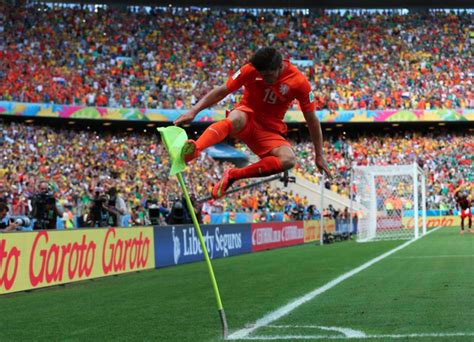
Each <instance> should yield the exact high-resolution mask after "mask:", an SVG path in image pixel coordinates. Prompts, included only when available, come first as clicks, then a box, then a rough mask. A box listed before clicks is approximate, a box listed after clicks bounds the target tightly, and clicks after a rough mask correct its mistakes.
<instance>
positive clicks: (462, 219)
mask: <svg viewBox="0 0 474 342" xmlns="http://www.w3.org/2000/svg"><path fill="white" fill-rule="evenodd" d="M459 233H460V234H461V235H464V215H463V214H461V231H460V232H459Z"/></svg>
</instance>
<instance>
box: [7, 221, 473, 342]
mask: <svg viewBox="0 0 474 342" xmlns="http://www.w3.org/2000/svg"><path fill="white" fill-rule="evenodd" d="M401 243H403V241H384V242H373V243H365V244H358V243H355V242H345V243H337V244H333V245H328V246H323V247H320V246H315V245H314V244H307V245H303V246H297V247H290V248H284V249H279V250H274V251H267V252H261V253H255V254H248V255H243V256H238V257H233V258H227V259H219V260H214V261H213V264H214V267H215V272H216V277H217V280H218V282H219V286H220V290H221V295H222V300H223V304H224V307H225V310H226V314H227V319H228V322H229V327H230V330H231V331H235V330H238V329H241V328H243V327H244V326H245V325H246V324H248V323H252V322H254V321H255V320H257V319H258V318H260V317H262V316H263V315H265V314H266V313H268V312H271V311H273V310H275V309H277V308H279V307H281V306H282V305H285V304H287V303H288V302H289V301H291V300H292V299H294V298H297V297H299V296H301V295H303V294H306V293H308V292H310V291H312V290H313V289H315V288H317V287H319V286H322V285H324V284H325V283H327V282H329V281H330V280H332V279H334V278H336V277H337V276H339V275H341V274H343V273H345V272H348V271H350V270H352V269H354V268H355V267H357V266H359V265H361V264H363V263H364V262H366V261H368V260H370V259H372V258H374V257H376V256H378V255H380V254H382V253H384V252H386V251H388V250H390V249H393V248H394V247H396V246H398V245H400V244H401ZM473 247H474V236H472V235H465V236H459V235H458V231H457V230H454V229H444V230H442V231H438V232H435V233H434V234H431V235H429V236H427V237H425V238H423V239H421V240H420V241H417V242H415V243H414V244H412V245H410V246H409V247H407V248H406V249H403V250H402V251H400V252H397V253H396V254H394V255H392V256H390V257H388V258H387V259H384V260H382V261H381V262H380V263H378V264H375V265H374V266H372V267H370V268H368V269H367V270H365V271H363V272H361V273H359V274H358V275H355V276H354V277H352V278H350V279H348V280H346V281H344V282H343V283H341V284H340V285H338V286H336V287H334V288H333V289H331V290H329V291H328V292H326V293H324V294H322V295H321V296H319V297H317V298H315V299H314V300H313V301H311V302H308V303H306V304H304V305H302V306H301V307H299V308H298V309H296V310H295V311H293V312H292V313H291V314H289V315H288V316H285V317H283V318H282V319H281V320H279V321H277V322H274V324H277V325H320V326H341V327H348V328H352V329H359V330H362V331H364V332H365V333H368V334H382V333H383V334H392V333H399V334H401V333H421V332H474V328H473V323H472V322H474V310H473V309H472V308H474V296H473V295H472V294H473V293H474V263H473V262H474V257H472V255H473V254H474V248H473ZM442 255H444V256H445V257H439V256H442ZM469 255H470V256H469ZM430 256H434V257H430ZM0 303H1V305H0V315H1V316H2V320H1V323H0V340H1V341H5V340H32V339H34V340H46V339H48V340H64V339H68V340H86V339H93V340H99V339H100V340H117V339H118V340H159V341H194V342H195V341H216V340H219V338H220V334H221V332H220V329H221V328H220V321H219V317H218V313H217V309H216V304H215V299H214V295H213V292H212V288H211V285H210V281H209V277H208V274H207V269H206V265H205V264H204V263H195V264H189V265H183V266H178V267H172V268H166V269H158V270H153V271H147V272H140V273H133V274H127V275H122V276H117V277H111V278H104V279H99V280H94V281H86V282H82V283H77V284H71V285H67V286H62V287H54V288H50V289H44V290H37V291H32V292H29V293H20V294H14V295H9V296H3V297H1V298H0ZM321 333H322V332H321V331H318V332H315V331H304V330H301V329H294V328H292V329H287V330H285V329H278V330H276V329H272V328H267V327H265V328H261V329H259V330H257V331H255V333H254V334H253V335H255V336H259V335H266V336H272V335H273V336H274V335H282V334H283V335H284V334H293V335H294V334H297V335H301V334H313V335H317V334H321ZM324 333H325V334H328V333H327V332H324ZM425 340H426V339H425Z"/></svg>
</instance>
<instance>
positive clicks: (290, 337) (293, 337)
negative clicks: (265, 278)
mask: <svg viewBox="0 0 474 342" xmlns="http://www.w3.org/2000/svg"><path fill="white" fill-rule="evenodd" d="M470 336H474V333H468V332H466V333H427V334H404V335H402V334H400V335H398V334H393V335H390V334H389V335H365V336H353V337H348V336H334V335H281V336H247V337H244V338H241V339H242V340H351V339H357V340H362V339H371V338H376V339H389V338H390V339H401V338H403V339H407V338H423V337H426V338H428V337H470Z"/></svg>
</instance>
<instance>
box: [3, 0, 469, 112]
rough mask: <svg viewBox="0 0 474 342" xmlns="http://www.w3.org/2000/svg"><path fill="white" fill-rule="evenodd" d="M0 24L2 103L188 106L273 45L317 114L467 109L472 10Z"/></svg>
mask: <svg viewBox="0 0 474 342" xmlns="http://www.w3.org/2000/svg"><path fill="white" fill-rule="evenodd" d="M0 16H1V17H0V19H1V20H0V31H1V32H2V35H3V38H4V39H2V43H0V44H1V45H2V49H0V58H1V60H2V63H0V80H1V81H0V100H9V101H21V102H46V103H51V102H52V103H56V104H75V105H90V106H109V107H147V108H177V109H180V108H185V107H189V106H190V105H191V104H193V103H195V102H196V100H197V99H199V98H200V97H201V96H202V95H203V94H205V93H206V92H207V91H209V90H210V89H211V88H213V87H214V86H216V85H218V84H222V83H223V82H224V81H225V80H226V79H227V77H228V76H229V75H230V74H231V73H232V72H234V71H235V70H236V69H237V68H238V67H239V66H241V65H242V64H244V63H245V62H246V61H247V60H248V57H249V56H250V54H251V53H252V51H253V50H254V49H255V48H257V47H259V46H263V45H269V44H270V45H273V46H276V47H278V48H279V49H280V50H281V51H282V52H283V53H284V54H285V56H286V57H288V58H291V59H294V60H303V61H306V62H308V61H310V62H309V64H310V65H308V66H305V67H303V68H304V69H305V70H304V71H305V73H306V74H307V77H308V78H309V79H310V81H311V83H312V84H313V88H314V90H315V95H316V99H317V103H318V108H319V109H330V110H338V109H342V110H345V109H400V108H416V109H433V108H474V93H473V89H474V88H473V64H472V60H473V58H474V48H473V42H472V41H473V39H470V34H472V32H470V24H472V22H473V21H474V18H473V14H472V13H459V12H456V13H454V12H452V13H447V12H441V11H439V12H429V13H410V14H400V13H399V12H386V13H383V14H382V13H368V12H364V11H361V12H347V13H346V14H340V13H329V12H318V11H315V12H311V13H309V14H302V13H291V12H285V13H282V12H277V11H273V12H272V11H268V12H264V13H261V14H257V13H255V12H251V11H248V12H242V11H232V10H210V9H186V8H181V9H179V8H171V9H163V8H154V9H145V8H141V9H140V8H139V9H136V8H135V10H133V11H132V10H131V9H113V8H107V9H103V8H99V9H96V10H91V9H90V8H82V9H81V8H79V7H75V8H72V7H70V6H69V7H60V6H56V7H53V8H51V7H48V6H46V5H39V4H29V5H27V6H25V7H22V6H11V5H8V4H5V3H2V4H1V5H0ZM311 63H314V64H313V65H311ZM238 96H239V95H238V94H237V95H236V96H230V97H229V98H228V99H227V100H225V102H224V103H222V104H221V105H227V104H229V103H232V102H234V101H235V100H236V97H237V98H238Z"/></svg>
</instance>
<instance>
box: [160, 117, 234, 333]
mask: <svg viewBox="0 0 474 342" xmlns="http://www.w3.org/2000/svg"><path fill="white" fill-rule="evenodd" d="M157 130H158V132H160V134H161V139H162V140H163V144H164V145H165V148H166V150H167V151H168V154H169V155H170V159H171V171H170V175H171V176H174V175H176V177H177V178H178V181H179V185H180V186H181V190H183V195H184V198H185V199H186V206H187V207H188V211H189V214H190V215H191V219H192V221H193V225H194V228H195V229H196V232H197V235H198V238H199V242H200V243H201V248H202V251H203V254H204V260H205V261H206V264H207V268H208V271H209V276H210V277H211V283H212V288H213V290H214V295H215V297H216V301H217V309H218V311H219V315H220V318H221V324H222V333H223V335H224V339H225V338H227V333H228V327H227V319H226V317H225V312H224V307H223V305H222V300H221V295H220V293H219V287H218V286H217V280H216V277H215V275H214V270H213V268H212V264H211V259H210V258H209V253H208V252H207V248H206V244H205V242H204V237H203V236H202V232H201V227H200V226H199V222H198V220H197V217H196V213H195V211H194V207H193V204H192V202H191V199H190V197H189V193H188V189H187V188H186V184H185V183H184V179H183V175H182V174H181V172H182V171H184V169H185V168H186V163H185V162H184V160H183V158H182V157H181V150H182V149H183V146H184V144H185V142H186V140H187V139H188V136H187V134H186V131H185V130H184V129H182V128H180V127H177V126H168V127H165V128H163V127H160V128H157Z"/></svg>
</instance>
